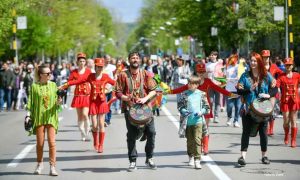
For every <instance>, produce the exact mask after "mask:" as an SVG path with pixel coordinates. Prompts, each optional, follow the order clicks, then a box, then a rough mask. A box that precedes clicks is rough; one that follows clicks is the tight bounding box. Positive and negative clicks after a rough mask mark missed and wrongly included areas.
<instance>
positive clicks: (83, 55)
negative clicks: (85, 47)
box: [77, 52, 86, 59]
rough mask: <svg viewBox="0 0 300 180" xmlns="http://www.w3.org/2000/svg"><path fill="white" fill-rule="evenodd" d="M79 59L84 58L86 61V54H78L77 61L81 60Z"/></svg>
mask: <svg viewBox="0 0 300 180" xmlns="http://www.w3.org/2000/svg"><path fill="white" fill-rule="evenodd" d="M79 58H84V59H86V54H84V53H83V52H80V53H78V54H77V59H79Z"/></svg>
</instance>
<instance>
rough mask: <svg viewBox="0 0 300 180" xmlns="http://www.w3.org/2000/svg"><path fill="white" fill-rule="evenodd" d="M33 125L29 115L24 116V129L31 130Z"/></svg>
mask: <svg viewBox="0 0 300 180" xmlns="http://www.w3.org/2000/svg"><path fill="white" fill-rule="evenodd" d="M32 127H33V122H32V119H31V118H30V116H25V120H24V128H25V131H28V132H29V131H31V130H32Z"/></svg>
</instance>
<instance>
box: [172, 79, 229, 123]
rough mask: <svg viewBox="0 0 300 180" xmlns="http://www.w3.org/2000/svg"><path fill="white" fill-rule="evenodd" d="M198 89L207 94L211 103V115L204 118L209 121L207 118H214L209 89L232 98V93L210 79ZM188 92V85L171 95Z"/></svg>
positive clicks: (177, 89) (173, 91)
mask: <svg viewBox="0 0 300 180" xmlns="http://www.w3.org/2000/svg"><path fill="white" fill-rule="evenodd" d="M198 89H199V90H200V91H204V92H205V93H206V96H207V101H208V103H209V106H210V112H209V114H206V115H204V117H205V118H206V119H207V118H213V113H212V107H211V106H212V104H211V102H210V98H209V95H208V90H209V89H213V90H215V91H217V92H219V93H221V94H224V95H225V96H231V95H232V93H231V92H229V91H227V90H225V89H223V88H221V87H219V86H218V85H216V84H215V83H213V82H212V81H211V80H210V79H208V78H204V82H203V83H202V84H201V85H199V86H198ZM186 90H188V85H187V84H186V85H184V86H181V87H179V88H176V89H173V90H171V91H170V93H169V94H178V93H182V92H183V91H186Z"/></svg>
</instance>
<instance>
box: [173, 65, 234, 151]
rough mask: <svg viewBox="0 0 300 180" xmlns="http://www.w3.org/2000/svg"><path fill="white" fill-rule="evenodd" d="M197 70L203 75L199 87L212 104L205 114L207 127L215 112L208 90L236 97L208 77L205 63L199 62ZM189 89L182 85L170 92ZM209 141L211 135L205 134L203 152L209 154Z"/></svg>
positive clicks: (200, 75)
mask: <svg viewBox="0 0 300 180" xmlns="http://www.w3.org/2000/svg"><path fill="white" fill-rule="evenodd" d="M196 72H197V75H198V76H199V77H201V83H200V85H199V86H198V89H199V90H201V91H204V92H205V93H206V95H207V101H208V103H209V106H210V112H209V113H208V114H206V115H204V117H205V121H206V124H207V127H208V125H209V119H210V118H213V113H212V108H211V106H212V103H211V102H210V98H209V96H208V91H209V90H210V89H213V90H215V91H217V92H219V93H221V94H223V95H225V96H230V97H236V95H235V94H233V93H231V92H228V91H226V90H225V89H223V88H221V87H219V86H218V85H216V84H215V83H213V82H212V81H211V80H210V79H208V78H207V77H206V69H205V64H202V63H201V64H197V65H196ZM186 90H188V85H184V86H181V87H179V88H176V89H173V90H170V92H169V94H178V93H182V92H183V91H186ZM208 141H209V135H207V136H204V137H203V138H202V146H203V154H204V155H206V154H208Z"/></svg>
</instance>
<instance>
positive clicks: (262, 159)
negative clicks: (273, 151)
mask: <svg viewBox="0 0 300 180" xmlns="http://www.w3.org/2000/svg"><path fill="white" fill-rule="evenodd" d="M261 162H262V163H263V164H270V160H269V159H268V157H267V156H264V157H263V158H261Z"/></svg>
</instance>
